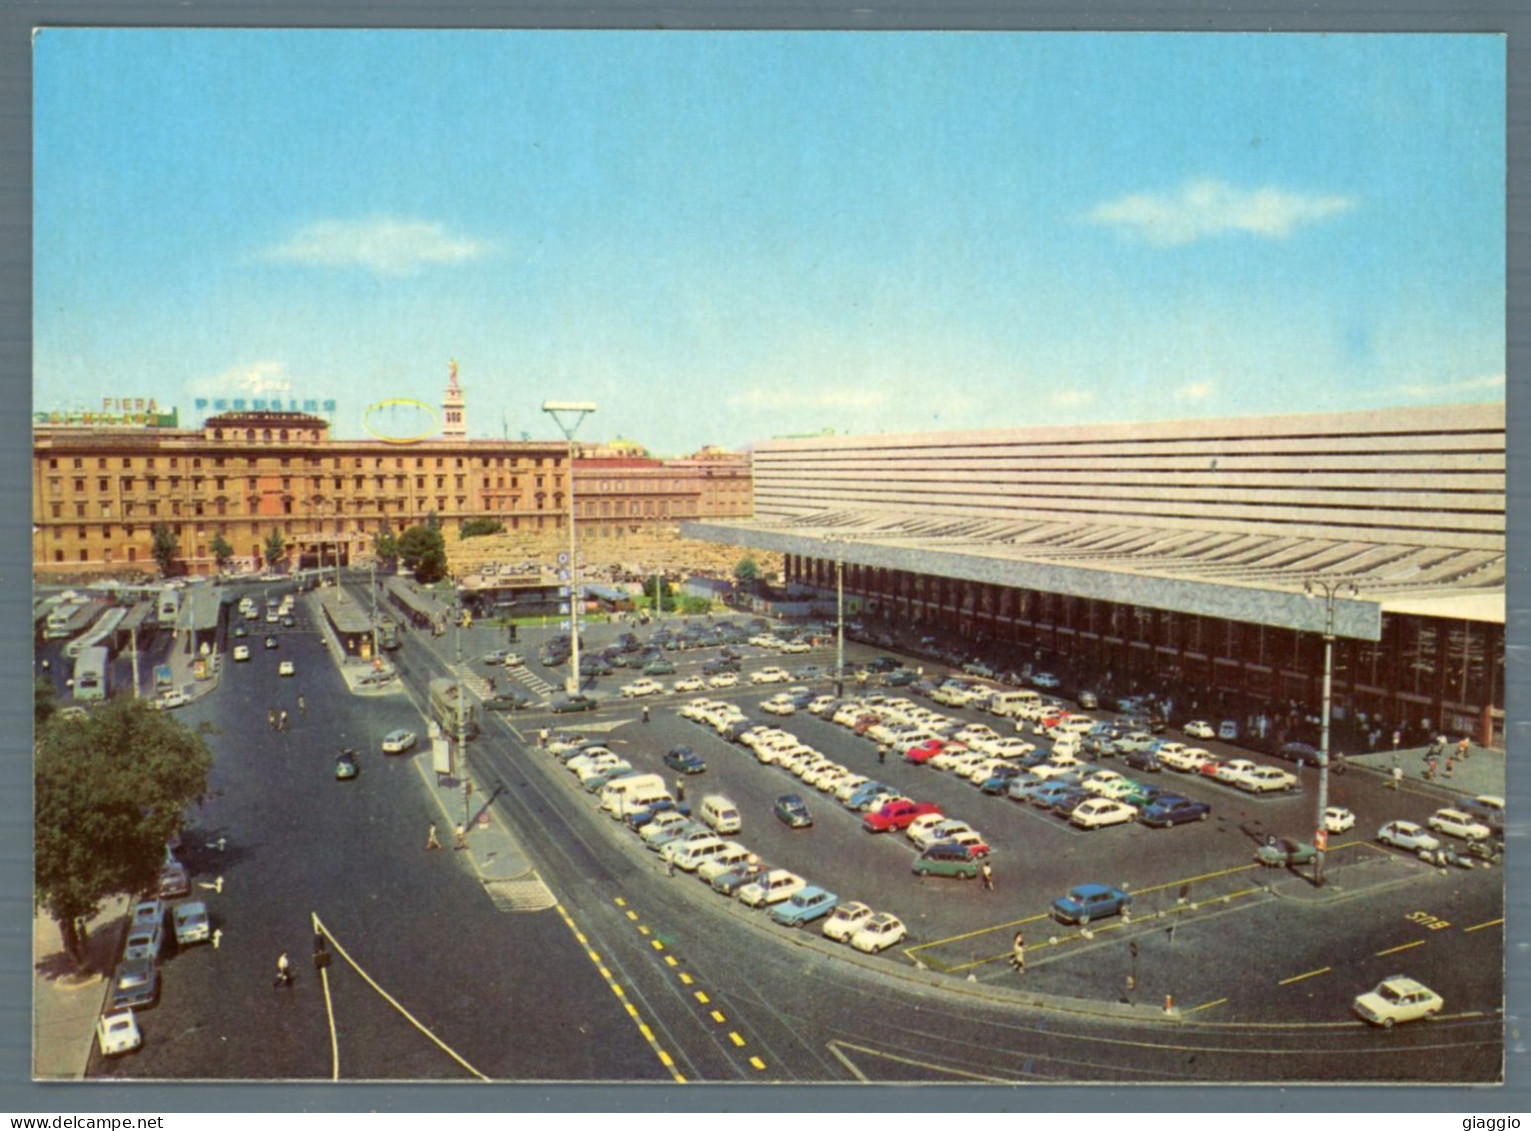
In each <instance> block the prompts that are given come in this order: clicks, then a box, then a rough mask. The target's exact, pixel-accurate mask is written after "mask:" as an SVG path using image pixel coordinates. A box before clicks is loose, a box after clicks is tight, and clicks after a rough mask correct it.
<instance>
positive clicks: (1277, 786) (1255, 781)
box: [1233, 766, 1302, 793]
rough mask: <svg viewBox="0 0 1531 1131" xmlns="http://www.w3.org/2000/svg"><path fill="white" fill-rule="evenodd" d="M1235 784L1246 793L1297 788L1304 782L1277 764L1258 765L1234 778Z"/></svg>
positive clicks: (1273, 791)
mask: <svg viewBox="0 0 1531 1131" xmlns="http://www.w3.org/2000/svg"><path fill="white" fill-rule="evenodd" d="M1233 784H1234V785H1236V786H1238V787H1239V788H1240V789H1242V790H1244V791H1245V792H1246V793H1277V792H1284V791H1290V790H1294V789H1297V788H1298V787H1299V786H1301V785H1302V782H1301V781H1299V780H1298V777H1297V775H1296V774H1289V773H1287V772H1286V771H1285V770H1278V769H1277V768H1276V767H1275V766H1256V767H1255V768H1254V769H1252V770H1245V771H1244V772H1243V773H1241V774H1240V775H1239V776H1238V777H1236V778H1234V779H1233Z"/></svg>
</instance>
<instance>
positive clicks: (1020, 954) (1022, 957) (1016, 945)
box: [1010, 931, 1026, 974]
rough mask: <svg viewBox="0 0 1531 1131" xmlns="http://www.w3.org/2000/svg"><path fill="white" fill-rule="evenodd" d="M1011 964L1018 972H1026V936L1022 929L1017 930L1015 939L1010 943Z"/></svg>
mask: <svg viewBox="0 0 1531 1131" xmlns="http://www.w3.org/2000/svg"><path fill="white" fill-rule="evenodd" d="M1010 965H1011V966H1012V967H1014V968H1015V972H1016V973H1017V974H1024V973H1026V936H1025V934H1024V933H1022V932H1020V931H1016V932H1015V941H1014V942H1012V943H1011V944H1010Z"/></svg>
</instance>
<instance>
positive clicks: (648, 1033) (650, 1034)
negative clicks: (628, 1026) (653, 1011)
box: [638, 1021, 654, 1041]
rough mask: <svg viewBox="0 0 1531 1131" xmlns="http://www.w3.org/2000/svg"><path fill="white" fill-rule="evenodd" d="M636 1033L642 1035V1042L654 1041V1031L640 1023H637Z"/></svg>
mask: <svg viewBox="0 0 1531 1131" xmlns="http://www.w3.org/2000/svg"><path fill="white" fill-rule="evenodd" d="M638 1032H640V1033H642V1034H643V1037H644V1040H648V1041H652V1040H653V1039H654V1030H652V1029H650V1028H649V1027H648V1026H647V1025H645V1024H644V1023H643V1022H641V1021H640V1022H638Z"/></svg>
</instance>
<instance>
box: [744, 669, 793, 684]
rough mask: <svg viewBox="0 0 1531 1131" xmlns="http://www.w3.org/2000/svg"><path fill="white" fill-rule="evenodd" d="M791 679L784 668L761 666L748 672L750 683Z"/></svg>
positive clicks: (787, 680) (778, 681) (777, 681)
mask: <svg viewBox="0 0 1531 1131" xmlns="http://www.w3.org/2000/svg"><path fill="white" fill-rule="evenodd" d="M791 679H792V677H791V676H790V675H788V674H787V672H786V670H785V669H784V668H761V669H760V670H759V671H756V672H751V673H750V682H751V683H787V682H789V681H790V680H791Z"/></svg>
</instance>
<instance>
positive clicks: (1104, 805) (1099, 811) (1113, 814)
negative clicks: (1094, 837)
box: [1069, 797, 1138, 829]
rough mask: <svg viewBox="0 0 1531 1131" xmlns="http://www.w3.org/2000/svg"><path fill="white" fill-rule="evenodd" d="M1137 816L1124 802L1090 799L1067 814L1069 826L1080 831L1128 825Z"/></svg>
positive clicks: (1135, 811) (1103, 798) (1134, 810)
mask: <svg viewBox="0 0 1531 1131" xmlns="http://www.w3.org/2000/svg"><path fill="white" fill-rule="evenodd" d="M1137 815H1138V811H1137V810H1136V809H1134V808H1133V807H1132V806H1131V805H1128V804H1127V803H1126V802H1125V801H1112V800H1110V799H1109V798H1105V797H1091V798H1089V799H1087V800H1085V801H1083V802H1081V803H1080V804H1078V805H1076V806H1075V807H1074V810H1073V812H1071V813H1070V814H1069V824H1071V825H1074V826H1075V827H1077V828H1081V829H1103V828H1106V827H1107V826H1109V825H1125V824H1128V823H1129V822H1131V821H1133V820H1135V819H1136V818H1137Z"/></svg>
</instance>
